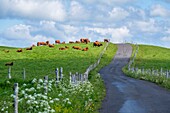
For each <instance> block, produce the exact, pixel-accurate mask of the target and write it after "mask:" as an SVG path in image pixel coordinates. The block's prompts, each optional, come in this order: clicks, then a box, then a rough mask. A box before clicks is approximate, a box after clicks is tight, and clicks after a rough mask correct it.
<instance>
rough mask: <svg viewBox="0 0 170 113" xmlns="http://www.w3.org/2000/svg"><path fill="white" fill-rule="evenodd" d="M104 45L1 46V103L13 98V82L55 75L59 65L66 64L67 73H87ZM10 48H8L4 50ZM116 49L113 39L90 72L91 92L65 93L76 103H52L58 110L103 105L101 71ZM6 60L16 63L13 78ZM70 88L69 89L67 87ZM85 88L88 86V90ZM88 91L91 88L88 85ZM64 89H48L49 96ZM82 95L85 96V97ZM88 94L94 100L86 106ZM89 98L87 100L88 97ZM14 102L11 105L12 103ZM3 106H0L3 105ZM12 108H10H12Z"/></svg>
mask: <svg viewBox="0 0 170 113" xmlns="http://www.w3.org/2000/svg"><path fill="white" fill-rule="evenodd" d="M102 44H103V46H101V47H93V43H89V44H59V45H55V47H54V48H50V47H48V46H39V47H34V48H33V50H31V51H28V50H26V49H25V48H22V49H23V52H21V53H17V52H16V50H17V49H18V48H10V47H0V77H1V79H0V85H1V87H0V96H1V99H0V103H1V105H2V106H3V104H2V103H3V101H4V100H11V97H10V95H11V94H13V84H14V82H18V83H19V87H22V84H24V83H27V84H30V85H29V87H31V81H32V80H33V79H34V78H37V79H43V77H44V76H46V75H48V76H49V79H52V78H53V79H55V69H56V68H57V67H58V68H59V67H63V72H64V77H65V78H68V77H69V72H72V73H75V72H79V73H84V72H85V70H86V69H87V68H88V67H89V66H90V65H91V64H93V63H95V62H96V61H97V59H98V58H99V55H100V53H101V51H102V50H103V49H104V47H105V44H106V43H102ZM65 46H68V47H69V49H68V50H63V51H62V50H59V48H60V47H65ZM72 46H80V47H82V48H85V47H88V48H89V50H88V51H81V50H75V49H73V48H72ZM6 50H9V52H8V53H7V52H5V51H6ZM116 51H117V47H116V45H114V44H112V43H110V44H109V46H108V48H107V50H106V51H105V53H104V55H103V56H102V58H101V62H100V64H99V65H98V66H97V67H96V68H95V69H94V70H93V71H92V72H90V74H89V81H90V82H91V84H92V87H93V92H91V94H90V97H89V95H87V96H86V94H82V93H81V92H77V93H74V94H72V93H68V94H63V97H62V98H63V99H64V98H69V99H70V101H71V103H74V105H70V106H65V105H62V103H61V104H60V103H59V104H58V105H56V106H55V105H53V106H52V107H53V108H54V109H55V110H56V111H58V112H63V110H64V112H66V113H67V112H68V113H69V112H72V111H74V112H75V113H76V112H89V111H93V112H98V109H99V108H100V105H101V100H102V99H103V98H104V95H105V87H104V83H103V80H102V79H101V78H100V75H98V71H99V70H100V69H101V68H102V67H103V66H105V65H107V64H109V63H110V61H111V60H112V58H113V56H114V54H115V53H116ZM7 62H14V65H13V66H12V67H11V76H12V79H11V80H9V79H8V78H7V75H8V67H7V66H5V63H7ZM23 68H25V70H26V79H25V80H23V73H22V72H23ZM61 87H62V88H64V89H65V88H66V89H67V88H68V87H67V86H66V84H65V83H64V84H63V85H61ZM68 90H69V89H68ZM85 91H86V90H85ZM87 91H88V89H87ZM59 93H61V89H60V88H59V89H55V90H54V91H53V92H51V93H49V94H48V95H49V96H52V97H55V96H56V95H58V94H59ZM82 96H83V97H82ZM88 98H91V99H92V101H89V102H90V103H89V105H87V106H86V107H84V104H85V103H84V102H86V101H87V99H88ZM87 102H88V101H87ZM11 106H12V105H11ZM0 107H1V106H0ZM23 108H24V106H22V107H21V106H19V109H23ZM9 111H10V112H12V111H11V108H10V110H9Z"/></svg>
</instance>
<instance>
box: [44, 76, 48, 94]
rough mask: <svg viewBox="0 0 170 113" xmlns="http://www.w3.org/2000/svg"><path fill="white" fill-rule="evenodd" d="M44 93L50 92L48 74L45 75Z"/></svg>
mask: <svg viewBox="0 0 170 113" xmlns="http://www.w3.org/2000/svg"><path fill="white" fill-rule="evenodd" d="M44 93H45V94H47V93H48V76H45V77H44Z"/></svg>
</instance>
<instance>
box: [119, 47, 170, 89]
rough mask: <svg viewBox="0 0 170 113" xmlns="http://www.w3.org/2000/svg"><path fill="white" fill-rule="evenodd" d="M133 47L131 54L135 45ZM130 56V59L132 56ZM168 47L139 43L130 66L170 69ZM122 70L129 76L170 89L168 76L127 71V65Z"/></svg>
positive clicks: (169, 51) (169, 50)
mask: <svg viewBox="0 0 170 113" xmlns="http://www.w3.org/2000/svg"><path fill="white" fill-rule="evenodd" d="M132 47H133V55H134V51H135V50H136V46H135V45H132ZM133 55H132V56H131V59H132V57H133ZM169 56H170V49H168V48H163V47H157V46H148V45H139V51H138V54H137V56H136V58H135V61H134V63H133V64H132V67H138V68H144V69H155V70H156V69H158V70H159V71H160V69H161V68H162V69H164V70H167V69H170V57H169ZM122 70H123V72H124V73H125V74H126V75H127V76H130V77H133V78H136V79H142V80H148V81H150V82H153V83H156V84H158V85H160V86H162V87H165V88H167V89H170V78H168V79H167V78H166V77H165V76H153V75H148V74H136V73H132V72H129V71H128V68H127V66H125V67H124V68H123V69H122Z"/></svg>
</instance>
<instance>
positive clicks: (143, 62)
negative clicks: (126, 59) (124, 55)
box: [133, 45, 170, 69]
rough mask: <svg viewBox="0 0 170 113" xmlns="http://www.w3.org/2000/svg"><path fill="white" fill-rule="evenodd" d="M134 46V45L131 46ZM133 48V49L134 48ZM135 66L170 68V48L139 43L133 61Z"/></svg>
mask: <svg viewBox="0 0 170 113" xmlns="http://www.w3.org/2000/svg"><path fill="white" fill-rule="evenodd" d="M133 47H134V48H135V46H133ZM134 50H135V49H134ZM134 65H135V67H139V68H141V67H144V68H146V69H149V68H150V69H152V68H154V69H160V68H161V67H162V68H163V69H170V49H168V48H163V47H158V46H149V45H139V51H138V54H137V57H136V59H135V62H134Z"/></svg>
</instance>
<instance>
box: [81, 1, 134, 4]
mask: <svg viewBox="0 0 170 113" xmlns="http://www.w3.org/2000/svg"><path fill="white" fill-rule="evenodd" d="M133 1H134V0H84V1H83V2H86V3H88V4H96V3H100V4H107V5H114V4H125V3H130V2H133Z"/></svg>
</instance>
